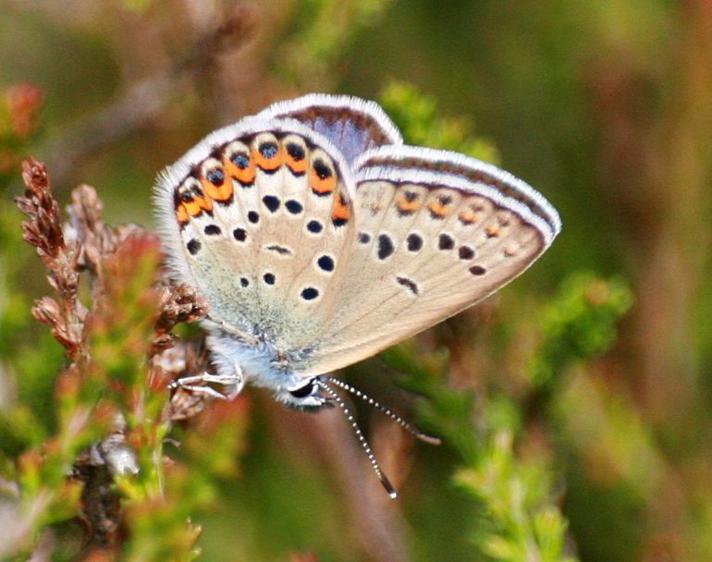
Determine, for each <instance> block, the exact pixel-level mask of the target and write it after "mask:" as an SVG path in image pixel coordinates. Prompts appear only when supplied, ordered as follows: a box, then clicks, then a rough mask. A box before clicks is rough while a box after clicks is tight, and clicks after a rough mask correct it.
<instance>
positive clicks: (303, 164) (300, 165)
mask: <svg viewBox="0 0 712 562" xmlns="http://www.w3.org/2000/svg"><path fill="white" fill-rule="evenodd" d="M285 161H286V163H287V167H288V168H289V169H290V170H291V171H292V172H294V173H295V174H303V173H304V172H306V170H307V159H306V158H302V159H301V160H295V159H294V158H293V157H292V156H290V155H289V154H287V156H286V157H285Z"/></svg>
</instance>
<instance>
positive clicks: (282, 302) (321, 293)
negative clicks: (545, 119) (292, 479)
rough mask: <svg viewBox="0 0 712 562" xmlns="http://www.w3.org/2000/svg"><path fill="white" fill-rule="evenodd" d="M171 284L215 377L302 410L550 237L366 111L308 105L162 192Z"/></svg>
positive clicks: (238, 134)
mask: <svg viewBox="0 0 712 562" xmlns="http://www.w3.org/2000/svg"><path fill="white" fill-rule="evenodd" d="M156 203H157V209H158V218H159V223H160V227H161V235H162V239H163V242H164V246H165V249H166V253H167V255H168V258H169V263H170V265H171V267H172V271H173V275H174V277H175V279H176V280H177V281H181V282H185V283H188V284H190V285H192V286H194V287H195V288H196V289H197V291H198V293H199V294H200V295H201V296H203V297H204V298H205V299H206V300H207V302H208V304H209V306H210V313H209V316H208V318H207V319H206V320H204V322H203V325H204V327H205V328H206V330H207V332H208V340H207V343H208V347H209V348H210V350H211V352H212V358H213V362H214V364H215V367H216V370H217V373H218V377H220V380H221V381H232V382H233V387H234V388H233V391H232V393H233V394H236V393H238V392H239V391H240V390H241V388H242V386H243V385H244V384H245V382H251V383H252V384H255V385H257V386H263V387H266V388H269V389H271V390H272V391H273V392H274V393H275V396H276V397H277V399H278V400H280V401H282V402H285V403H286V404H288V405H291V406H296V407H303V408H319V407H322V406H325V405H329V404H331V403H332V402H333V396H332V395H331V392H325V388H324V386H323V385H324V384H325V383H324V382H323V381H324V379H323V375H325V374H327V373H329V372H331V371H333V370H335V369H339V368H341V367H344V366H347V365H349V364H351V363H355V362H357V361H359V360H361V359H363V358H366V357H368V356H371V355H373V354H375V353H377V352H378V351H380V350H382V349H384V348H386V347H388V346H389V345H392V344H394V343H397V342H398V341H400V340H402V339H404V338H406V337H408V336H410V335H413V334H415V333H417V332H419V331H421V330H423V329H425V328H427V327H429V326H431V325H433V324H435V323H437V322H439V321H441V320H444V319H445V318H447V317H449V316H452V315H453V314H456V313H457V312H459V311H460V310H462V309H464V308H466V307H468V306H470V305H472V304H474V303H476V302H478V301H479V300H481V299H483V298H484V297H486V296H487V295H489V294H490V293H492V292H493V291H495V290H497V289H498V288H500V287H501V286H502V285H504V284H506V283H507V282H508V281H510V280H511V279H513V278H514V277H516V276H517V275H519V274H520V273H522V272H523V271H524V270H525V269H526V268H527V267H528V266H529V265H531V263H533V261H534V260H535V259H536V258H537V257H538V256H539V255H541V253H542V252H543V251H544V250H545V249H546V248H547V247H548V246H549V245H550V244H551V242H552V241H553V239H554V237H555V236H556V235H557V233H558V231H559V229H560V222H559V218H558V215H557V214H556V211H555V210H554V209H553V208H552V207H551V205H550V204H549V203H548V202H547V201H546V200H545V199H544V198H543V197H542V196H541V195H540V194H538V193H537V192H536V191H534V190H533V189H532V188H531V187H529V186H528V185H526V184H525V183H524V182H522V181H521V180H518V179H516V178H514V177H513V176H511V175H509V174H507V173H506V172H503V171H502V170H499V169H498V168H495V167H494V166H490V165H488V164H484V163H482V162H479V161H477V160H474V159H471V158H467V157H465V156H462V155H458V154H455V153H451V152H446V151H437V150H432V149H425V148H422V147H409V146H405V145H403V141H402V139H401V137H400V134H399V133H398V130H397V129H396V127H395V126H394V125H393V123H392V122H391V121H390V119H388V117H387V116H386V115H385V113H383V111H382V110H381V109H380V107H378V106H377V105H376V104H374V103H372V102H365V101H363V100H358V99H355V98H350V97H345V96H326V95H310V96H305V97H303V98H299V99H297V100H292V101H289V102H282V103H277V104H275V105H273V106H271V107H270V108H268V109H266V110H264V111H263V112H261V113H260V114H258V115H256V116H253V117H247V118H245V119H243V120H241V121H239V122H238V123H236V124H234V125H231V126H229V127H226V128H224V129H220V130H218V131H216V132H214V133H212V134H211V135H209V136H208V137H206V138H205V139H204V140H203V141H201V142H200V143H199V144H198V145H196V147H194V148H193V149H192V150H190V151H189V152H188V153H187V154H186V155H185V156H184V157H183V158H181V159H180V160H179V161H178V162H177V163H175V164H174V165H172V166H170V167H169V168H167V169H166V170H165V171H164V172H163V174H162V175H161V177H160V178H159V181H158V184H157V188H156Z"/></svg>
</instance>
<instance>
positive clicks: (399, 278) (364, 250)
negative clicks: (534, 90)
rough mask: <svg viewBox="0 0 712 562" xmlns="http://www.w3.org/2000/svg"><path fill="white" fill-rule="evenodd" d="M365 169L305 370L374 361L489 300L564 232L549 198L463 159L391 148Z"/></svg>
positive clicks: (362, 164) (372, 155)
mask: <svg viewBox="0 0 712 562" xmlns="http://www.w3.org/2000/svg"><path fill="white" fill-rule="evenodd" d="M355 166H356V181H357V188H356V197H355V210H354V213H355V217H356V230H357V235H356V238H355V240H354V244H353V246H352V247H351V248H350V249H349V250H348V251H349V256H348V269H347V271H346V275H345V277H344V283H343V285H342V287H341V288H340V301H339V303H338V305H337V306H336V307H335V310H334V315H333V317H332V318H331V319H330V321H329V323H328V324H327V326H326V329H325V331H324V333H325V336H326V337H325V338H324V340H323V341H322V343H321V345H320V347H319V349H318V351H317V352H316V354H315V356H314V358H313V362H312V364H311V365H310V367H309V369H308V370H307V371H306V373H305V374H319V373H322V372H327V371H330V370H333V369H337V368H340V367H343V366H346V365H349V364H351V363H354V362H357V361H359V360H361V359H363V358H366V357H369V356H371V355H373V354H375V353H377V352H378V351H380V350H382V349H385V348H386V347H388V346H390V345H392V344H394V343H396V342H398V341H400V340H402V339H404V338H407V337H409V336H412V335H414V334H416V333H418V332H420V331H422V330H424V329H425V328H428V327H430V326H432V325H433V324H435V323H437V322H440V321H442V320H444V319H446V318H448V317H449V316H452V315H453V314H456V313H457V312H459V311H461V310H462V309H464V308H466V307H468V306H471V305H472V304H474V303H476V302H478V301H480V300H482V299H483V298H485V297H486V296H487V295H489V294H491V293H492V292H494V291H496V290H497V289H499V288H500V287H502V286H503V285H505V284H506V283H508V282H509V281H511V280H512V279H514V278H515V277H516V276H517V275H519V274H521V273H522V272H523V271H524V270H525V269H527V268H528V267H529V266H530V265H531V264H532V263H533V262H534V261H535V260H536V259H537V257H538V256H540V255H541V253H542V252H543V251H544V250H545V249H546V248H547V247H548V246H549V245H550V244H551V242H552V241H553V239H554V237H555V236H556V235H557V234H558V232H559V229H560V221H559V217H558V215H557V213H556V211H555V210H554V209H553V207H551V205H550V204H549V203H548V202H547V201H546V200H545V199H544V198H543V197H542V196H541V195H540V194H539V193H537V192H536V191H534V190H533V189H532V188H531V187H529V186H528V185H526V184H525V183H524V182H522V181H520V180H518V179H516V178H514V177H513V176H511V175H510V174H508V173H506V172H503V171H501V170H499V169H498V168H496V167H494V166H491V165H488V164H485V163H482V162H479V161H477V160H474V159H472V158H467V157H465V156H463V155H459V154H455V153H451V152H445V151H437V150H430V149H424V148H418V147H407V146H391V147H383V148H379V149H376V150H374V151H370V152H367V153H365V154H363V155H362V156H361V157H360V158H359V159H358V160H357V162H356V164H355Z"/></svg>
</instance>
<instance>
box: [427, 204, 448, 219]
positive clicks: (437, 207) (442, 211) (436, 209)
mask: <svg viewBox="0 0 712 562" xmlns="http://www.w3.org/2000/svg"><path fill="white" fill-rule="evenodd" d="M428 209H429V210H430V213H431V214H432V215H433V216H434V217H437V218H439V219H444V218H445V217H447V216H448V215H449V214H450V205H443V204H442V203H439V202H437V201H434V202H432V203H430V204H429V205H428Z"/></svg>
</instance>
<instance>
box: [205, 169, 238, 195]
mask: <svg viewBox="0 0 712 562" xmlns="http://www.w3.org/2000/svg"><path fill="white" fill-rule="evenodd" d="M200 183H201V185H202V186H203V190H204V191H205V193H206V195H207V196H208V197H210V198H211V199H213V200H215V201H229V200H230V198H231V197H232V192H233V185H232V178H231V177H230V176H229V175H228V174H225V179H224V181H223V183H222V185H214V184H213V183H211V182H210V181H209V180H207V179H206V178H202V179H201V180H200Z"/></svg>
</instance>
